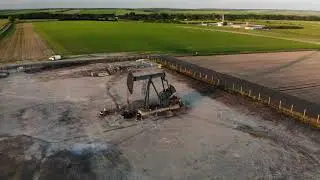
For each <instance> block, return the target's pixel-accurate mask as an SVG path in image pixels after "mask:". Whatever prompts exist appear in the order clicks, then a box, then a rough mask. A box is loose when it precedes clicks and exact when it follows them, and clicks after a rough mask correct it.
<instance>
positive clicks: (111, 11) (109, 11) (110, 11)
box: [80, 9, 151, 15]
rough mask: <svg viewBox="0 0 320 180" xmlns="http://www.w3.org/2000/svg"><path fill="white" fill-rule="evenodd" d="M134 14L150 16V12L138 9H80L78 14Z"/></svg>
mask: <svg viewBox="0 0 320 180" xmlns="http://www.w3.org/2000/svg"><path fill="white" fill-rule="evenodd" d="M130 12H134V13H136V14H150V13H151V12H147V11H144V10H139V9H132V10H129V9H81V10H80V14H116V15H124V14H126V13H130Z"/></svg>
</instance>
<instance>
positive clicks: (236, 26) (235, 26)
mask: <svg viewBox="0 0 320 180" xmlns="http://www.w3.org/2000/svg"><path fill="white" fill-rule="evenodd" d="M231 27H233V28H241V27H242V26H241V24H233V25H231Z"/></svg>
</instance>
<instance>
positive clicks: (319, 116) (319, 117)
mask: <svg viewBox="0 0 320 180" xmlns="http://www.w3.org/2000/svg"><path fill="white" fill-rule="evenodd" d="M319 119H320V115H319V114H318V118H317V124H319Z"/></svg>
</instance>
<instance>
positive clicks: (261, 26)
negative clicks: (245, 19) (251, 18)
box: [244, 25, 265, 30]
mask: <svg viewBox="0 0 320 180" xmlns="http://www.w3.org/2000/svg"><path fill="white" fill-rule="evenodd" d="M264 27H265V26H264V25H250V26H246V27H245V28H244V29H247V30H261V29H264Z"/></svg>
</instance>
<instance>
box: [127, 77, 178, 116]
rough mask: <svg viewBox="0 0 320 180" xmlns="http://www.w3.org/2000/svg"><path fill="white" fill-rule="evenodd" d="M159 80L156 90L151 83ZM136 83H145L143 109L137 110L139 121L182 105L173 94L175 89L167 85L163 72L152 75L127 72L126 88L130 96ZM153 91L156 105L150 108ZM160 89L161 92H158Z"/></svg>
mask: <svg viewBox="0 0 320 180" xmlns="http://www.w3.org/2000/svg"><path fill="white" fill-rule="evenodd" d="M157 78H160V80H161V85H162V86H161V88H157V87H156V85H155V83H154V82H153V80H154V79H157ZM136 81H147V84H146V87H145V97H144V107H143V109H139V110H138V111H137V118H138V119H141V118H143V117H145V116H149V115H153V114H157V113H161V112H165V111H173V110H177V109H180V108H181V107H182V106H183V104H182V101H181V99H180V98H178V97H177V96H176V95H175V93H176V89H175V87H174V86H173V85H171V84H169V82H168V80H167V79H166V73H165V72H163V71H162V72H153V73H146V72H142V73H132V72H129V74H128V78H127V87H128V90H129V93H130V94H133V88H134V82H136ZM151 87H152V88H153V90H154V91H155V93H156V95H157V98H158V104H157V106H156V108H151V107H150V92H151V90H152V88H151ZM159 89H161V90H159Z"/></svg>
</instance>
